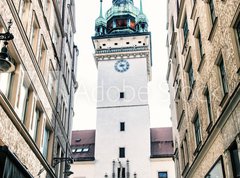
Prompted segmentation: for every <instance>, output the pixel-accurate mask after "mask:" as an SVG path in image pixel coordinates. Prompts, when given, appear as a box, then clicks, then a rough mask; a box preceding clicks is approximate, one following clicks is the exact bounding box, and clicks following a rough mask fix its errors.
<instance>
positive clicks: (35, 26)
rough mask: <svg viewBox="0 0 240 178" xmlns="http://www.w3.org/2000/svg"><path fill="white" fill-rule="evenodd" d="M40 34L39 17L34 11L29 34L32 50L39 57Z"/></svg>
mask: <svg viewBox="0 0 240 178" xmlns="http://www.w3.org/2000/svg"><path fill="white" fill-rule="evenodd" d="M39 34H40V25H39V21H38V19H37V15H36V12H35V10H33V13H32V22H31V30H30V34H29V41H30V44H31V46H32V50H33V52H34V54H35V56H36V55H37V48H38V41H39V36H40V35H39Z"/></svg>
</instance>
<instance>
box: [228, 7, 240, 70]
mask: <svg viewBox="0 0 240 178" xmlns="http://www.w3.org/2000/svg"><path fill="white" fill-rule="evenodd" d="M239 23H240V7H238V9H237V10H236V12H235V15H234V18H233V20H232V22H231V25H230V34H231V39H232V41H233V50H234V54H235V55H234V58H235V61H236V65H237V73H240V40H239V41H238V40H237V34H236V26H237V24H239Z"/></svg>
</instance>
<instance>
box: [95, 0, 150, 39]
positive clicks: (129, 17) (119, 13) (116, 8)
mask: <svg viewBox="0 0 240 178" xmlns="http://www.w3.org/2000/svg"><path fill="white" fill-rule="evenodd" d="M147 31H148V20H147V17H146V16H145V14H144V13H143V11H142V0H140V9H139V8H137V7H135V6H134V4H133V0H112V7H111V8H110V9H109V10H108V11H107V12H106V15H105V18H104V17H103V15H102V0H100V15H99V17H98V18H97V19H96V21H95V32H96V33H95V34H96V36H100V35H108V34H116V33H119V34H123V33H136V32H140V33H141V32H147Z"/></svg>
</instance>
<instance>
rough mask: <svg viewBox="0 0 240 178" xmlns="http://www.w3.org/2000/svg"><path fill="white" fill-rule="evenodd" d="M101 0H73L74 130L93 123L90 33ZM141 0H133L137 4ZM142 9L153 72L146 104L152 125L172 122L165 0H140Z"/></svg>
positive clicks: (93, 69) (94, 82) (107, 4)
mask: <svg viewBox="0 0 240 178" xmlns="http://www.w3.org/2000/svg"><path fill="white" fill-rule="evenodd" d="M99 1H100V0H87V1H85V0H75V3H76V24H77V32H76V34H75V43H76V45H77V46H78V49H79V56H78V71H77V73H78V75H77V80H78V83H79V88H78V90H77V92H76V94H75V105H74V110H75V116H74V122H73V130H83V129H95V127H96V88H97V68H96V65H95V62H94V58H93V53H94V47H93V44H92V40H91V36H93V35H94V23H95V19H96V18H97V17H98V16H99V4H100V2H99ZM139 4H140V0H134V5H135V6H137V7H139ZM111 5H112V0H103V13H104V14H105V12H106V11H107V10H108V9H109V8H110V7H111ZM143 12H144V13H145V14H146V16H147V18H148V21H149V31H150V32H151V33H152V55H153V56H152V60H153V66H152V76H153V79H152V81H151V82H149V85H148V87H149V105H150V120H151V127H166V126H171V121H170V109H169V104H170V103H169V93H168V86H167V83H166V73H167V62H168V57H167V48H166V38H167V31H166V20H167V1H166V0H143Z"/></svg>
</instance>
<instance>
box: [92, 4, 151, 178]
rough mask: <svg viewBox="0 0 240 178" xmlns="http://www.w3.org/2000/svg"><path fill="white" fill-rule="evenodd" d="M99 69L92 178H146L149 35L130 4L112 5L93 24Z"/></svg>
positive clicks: (140, 12)
mask: <svg viewBox="0 0 240 178" xmlns="http://www.w3.org/2000/svg"><path fill="white" fill-rule="evenodd" d="M92 41H93V45H94V49H95V54H94V58H95V62H96V65H97V69H98V91H97V121H96V122H97V123H96V138H95V177H94V178H102V177H104V176H105V177H106V176H107V177H112V178H118V177H120V178H134V177H137V178H150V177H151V175H150V156H151V153H150V143H151V141H150V118H149V106H148V91H147V90H148V89H147V85H148V82H149V81H150V80H151V65H152V60H151V34H150V32H148V21H147V18H146V16H145V15H144V13H143V10H142V1H141V0H140V8H137V7H135V6H134V3H133V0H113V1H112V7H111V8H110V9H109V10H108V11H107V12H106V16H105V17H103V15H102V0H100V15H99V17H98V18H97V19H96V21H95V36H93V37H92Z"/></svg>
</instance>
